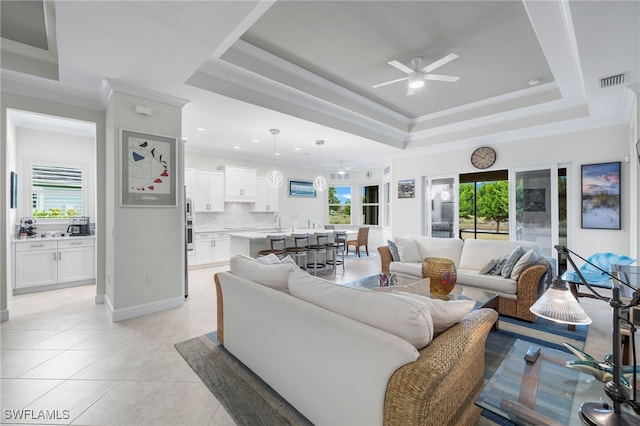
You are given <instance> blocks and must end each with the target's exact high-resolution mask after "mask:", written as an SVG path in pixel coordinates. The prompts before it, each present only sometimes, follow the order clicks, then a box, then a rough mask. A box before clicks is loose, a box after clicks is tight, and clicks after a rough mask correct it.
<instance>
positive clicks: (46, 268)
mask: <svg viewBox="0 0 640 426" xmlns="http://www.w3.org/2000/svg"><path fill="white" fill-rule="evenodd" d="M95 278H96V274H95V256H94V239H93V238H83V239H73V238H70V239H65V240H47V241H39V240H32V241H19V242H16V243H15V244H14V280H13V283H14V285H13V288H14V289H25V288H30V287H37V286H49V285H56V284H67V283H74V282H82V281H92V280H93V281H95Z"/></svg>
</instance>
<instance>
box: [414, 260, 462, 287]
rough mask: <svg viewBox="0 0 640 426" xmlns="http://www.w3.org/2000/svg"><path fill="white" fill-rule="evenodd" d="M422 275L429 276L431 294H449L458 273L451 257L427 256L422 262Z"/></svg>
mask: <svg viewBox="0 0 640 426" xmlns="http://www.w3.org/2000/svg"><path fill="white" fill-rule="evenodd" d="M422 277H423V278H429V286H430V289H431V293H432V294H449V293H450V292H451V290H453V287H455V285H456V280H457V279H458V274H457V272H456V265H454V264H453V261H452V260H451V259H445V258H443V257H427V258H426V259H424V261H423V262H422Z"/></svg>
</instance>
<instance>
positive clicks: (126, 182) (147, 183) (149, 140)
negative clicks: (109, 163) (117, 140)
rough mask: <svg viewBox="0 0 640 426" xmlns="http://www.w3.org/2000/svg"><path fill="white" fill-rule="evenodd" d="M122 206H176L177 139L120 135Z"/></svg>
mask: <svg viewBox="0 0 640 426" xmlns="http://www.w3.org/2000/svg"><path fill="white" fill-rule="evenodd" d="M120 147H121V169H122V173H121V181H122V182H121V186H122V188H121V192H122V206H135V207H175V206H176V205H177V203H176V202H177V196H176V188H177V173H176V139H175V138H171V137H166V136H157V135H151V134H147V133H141V132H135V131H131V130H122V131H121V145H120Z"/></svg>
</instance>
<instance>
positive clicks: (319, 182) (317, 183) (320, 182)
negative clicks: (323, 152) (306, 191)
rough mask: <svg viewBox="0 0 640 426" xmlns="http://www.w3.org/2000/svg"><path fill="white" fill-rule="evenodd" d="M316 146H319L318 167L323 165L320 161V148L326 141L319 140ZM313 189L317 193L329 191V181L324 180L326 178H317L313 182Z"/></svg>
mask: <svg viewBox="0 0 640 426" xmlns="http://www.w3.org/2000/svg"><path fill="white" fill-rule="evenodd" d="M316 145H318V165H320V164H322V162H321V161H320V149H321V148H320V147H321V146H322V145H324V141H323V140H317V141H316ZM313 189H315V190H316V191H319V192H322V191H324V190H325V189H327V181H326V179H325V178H324V176H322V175H320V176H317V177H316V178H315V179H314V180H313Z"/></svg>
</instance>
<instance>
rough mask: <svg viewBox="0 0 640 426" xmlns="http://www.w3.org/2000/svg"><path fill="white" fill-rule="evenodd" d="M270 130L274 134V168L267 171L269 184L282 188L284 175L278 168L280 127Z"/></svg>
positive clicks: (272, 186)
mask: <svg viewBox="0 0 640 426" xmlns="http://www.w3.org/2000/svg"><path fill="white" fill-rule="evenodd" d="M269 132H270V133H271V134H272V135H273V164H274V167H273V170H271V171H270V172H269V173H267V184H268V185H269V186H270V187H271V188H280V187H281V186H282V183H283V182H284V177H283V176H282V173H280V172H279V171H278V170H276V168H275V166H276V135H279V134H280V130H279V129H269Z"/></svg>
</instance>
